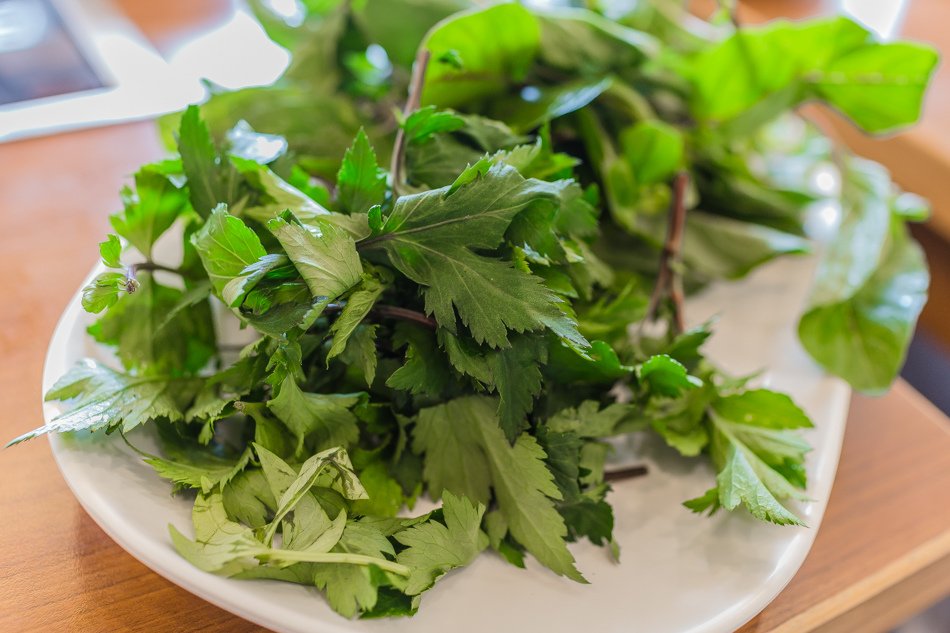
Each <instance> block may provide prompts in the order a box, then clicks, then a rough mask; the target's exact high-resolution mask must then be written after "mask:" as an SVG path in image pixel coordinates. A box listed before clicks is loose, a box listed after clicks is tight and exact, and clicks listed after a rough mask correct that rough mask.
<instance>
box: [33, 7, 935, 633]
mask: <svg viewBox="0 0 950 633" xmlns="http://www.w3.org/2000/svg"><path fill="white" fill-rule="evenodd" d="M591 4H596V3H591ZM467 5H468V3H467V2H463V1H462V0H362V1H361V2H334V1H332V0H321V1H311V2H303V3H299V6H300V8H301V10H303V9H306V10H307V15H306V16H302V17H301V16H298V17H301V19H300V20H286V19H283V18H281V16H278V15H276V14H274V13H271V12H270V10H269V9H268V7H269V6H270V5H269V4H267V3H263V2H260V3H253V6H254V7H255V9H256V10H257V12H258V15H259V17H260V18H261V21H262V23H263V24H264V26H265V28H267V29H268V32H269V33H270V34H271V36H272V37H273V38H274V39H275V40H276V41H278V42H279V43H281V44H283V45H285V46H288V47H290V48H291V49H293V52H294V61H293V63H292V65H291V67H290V68H289V69H288V71H287V73H286V75H285V76H284V77H283V78H282V79H281V80H280V81H279V82H278V83H277V84H275V85H274V86H270V87H265V88H255V89H250V90H244V91H239V92H231V93H221V94H217V95H215V96H214V97H212V99H211V100H210V101H209V102H208V103H207V104H205V106H204V107H203V109H202V111H201V112H199V109H198V108H196V107H192V108H189V109H188V110H187V111H186V112H185V113H184V115H182V116H180V117H175V118H174V120H169V121H166V122H165V127H166V131H167V132H168V136H169V138H170V139H172V142H173V143H174V147H175V148H176V150H177V151H176V153H175V154H174V155H173V156H171V157H169V158H168V159H166V160H164V161H161V162H158V163H154V164H151V165H146V166H145V167H143V168H142V169H141V170H140V171H139V172H138V173H137V174H136V175H135V178H134V187H130V188H128V189H127V190H125V191H124V192H123V196H122V198H123V204H124V208H123V210H122V211H120V212H119V213H117V214H115V215H113V216H112V226H113V228H114V230H115V234H114V235H110V236H109V237H108V239H107V240H106V241H104V242H103V243H102V244H101V245H100V253H101V256H102V263H103V266H104V272H101V273H100V274H99V275H98V276H97V277H96V278H95V279H94V280H93V281H92V283H91V284H90V285H89V286H87V287H86V288H85V290H84V293H83V306H84V307H85V308H86V309H87V310H88V311H90V312H93V313H101V314H102V316H101V317H99V319H98V320H97V321H96V322H95V324H94V325H92V326H91V327H90V328H89V333H90V335H91V336H92V337H93V338H94V339H95V340H96V341H98V342H100V343H102V344H105V345H108V346H111V347H112V348H113V349H114V350H115V354H116V357H117V359H118V361H119V362H120V363H121V369H114V368H111V367H108V366H106V365H104V364H102V363H99V362H96V361H93V360H84V361H82V362H81V363H80V364H79V365H77V366H76V367H75V368H74V369H73V370H71V371H70V372H69V373H68V374H67V375H66V376H64V377H63V378H62V379H61V380H60V381H59V382H58V383H57V384H56V385H55V386H54V387H53V388H52V389H51V390H50V392H49V393H48V394H47V399H49V400H64V401H68V403H69V406H68V408H67V410H66V411H65V412H64V413H62V414H61V415H59V416H58V417H56V418H54V419H53V420H51V421H49V422H48V424H47V425H46V426H45V427H42V428H40V429H38V430H37V431H34V432H32V433H29V434H27V435H25V436H23V437H21V438H18V440H15V441H21V440H24V439H28V438H30V437H34V436H36V435H38V434H40V433H43V432H49V431H53V432H70V431H80V430H84V431H105V432H109V433H111V432H118V433H121V434H123V435H124V434H126V433H128V432H129V431H131V430H133V429H135V428H137V427H140V426H142V425H148V427H150V428H151V429H153V430H154V431H155V433H156V436H157V438H158V440H159V443H160V446H161V449H162V450H161V455H152V454H147V453H143V458H144V459H145V461H146V462H148V463H149V464H150V465H151V466H152V467H154V469H155V471H156V472H157V473H158V475H160V476H161V477H164V478H166V479H168V480H170V481H171V482H172V483H173V486H174V489H175V490H176V492H179V493H181V494H183V495H184V494H188V495H193V496H194V498H195V505H194V539H191V538H188V537H187V536H185V535H183V534H182V533H181V532H179V531H178V529H177V528H175V527H172V528H171V536H172V540H173V542H174V544H175V547H176V548H177V549H178V551H179V552H180V553H181V554H182V555H183V556H184V557H186V558H187V559H188V560H190V561H191V562H193V563H194V564H195V565H196V566H198V567H199V568H201V569H203V570H206V571H209V572H215V573H219V574H224V575H228V576H233V577H238V578H271V579H275V580H283V581H288V582H296V583H302V584H306V585H313V586H316V587H317V588H319V589H321V590H322V591H323V592H324V593H325V594H326V597H327V599H328V601H329V603H330V605H331V606H332V607H333V608H334V609H335V610H337V611H338V612H339V613H341V614H343V615H345V616H347V617H353V616H356V615H360V616H363V617H371V616H388V615H398V614H408V613H412V612H414V611H415V610H416V609H417V608H418V605H419V600H420V596H421V594H422V593H423V592H424V591H425V590H427V589H428V588H430V587H431V586H432V585H433V584H434V583H435V582H436V580H437V579H438V578H439V577H440V576H442V575H443V574H444V573H446V572H447V571H449V570H451V569H453V568H456V567H461V566H464V565H466V564H468V563H469V562H471V560H472V559H473V558H474V557H475V556H477V555H478V554H479V553H480V552H481V551H482V550H484V549H486V548H491V549H493V550H495V551H496V552H497V553H498V554H500V555H501V556H503V557H504V558H505V559H506V560H508V561H509V562H511V563H512V564H514V565H517V566H523V565H524V560H525V556H526V555H531V556H533V557H534V558H535V559H536V560H537V561H539V562H540V563H541V564H543V565H545V566H546V567H548V568H549V569H551V570H552V571H553V572H554V573H557V574H560V575H563V576H567V577H569V578H572V579H574V580H577V581H581V582H583V581H584V578H583V576H582V573H581V570H579V569H578V567H577V565H576V563H575V560H574V558H573V556H572V554H571V552H570V551H569V550H568V548H567V543H568V542H570V541H576V540H579V539H584V538H586V539H589V540H590V541H592V542H593V543H595V544H598V545H605V546H608V547H609V548H610V551H611V552H612V553H613V555H614V556H617V555H618V553H619V548H618V546H617V544H616V543H615V542H614V540H613V536H612V531H613V513H612V509H611V507H610V504H609V503H608V501H607V499H606V495H607V493H608V491H609V489H610V485H609V483H608V481H607V479H606V477H605V471H604V464H605V460H606V458H607V455H608V452H609V444H608V441H607V440H608V439H609V438H611V437H614V436H617V435H622V434H626V433H631V432H643V431H649V432H655V433H658V434H659V435H660V436H661V437H662V438H663V439H664V440H665V441H666V442H667V443H668V444H669V445H670V446H671V447H673V448H675V449H676V450H677V451H679V452H680V453H682V454H683V455H685V456H688V457H695V456H700V455H708V457H709V458H710V459H711V461H712V463H713V465H714V466H715V468H716V471H717V473H718V474H717V476H716V478H715V481H714V482H712V487H711V488H710V489H709V490H708V491H706V492H705V493H703V494H699V493H701V492H702V491H697V494H699V496H698V497H697V498H695V499H692V500H690V501H687V502H685V505H686V506H687V507H688V508H690V509H691V510H694V511H696V512H702V511H710V512H715V511H717V510H718V509H720V508H725V509H726V510H734V509H736V508H738V507H739V506H743V507H744V508H746V509H747V510H748V511H749V512H750V513H751V514H752V515H753V516H755V517H756V518H758V519H761V520H764V521H769V522H773V523H777V524H782V525H790V524H791V525H795V524H800V523H801V521H800V520H799V519H798V518H797V517H796V516H795V514H794V513H793V511H792V510H791V509H789V508H788V507H786V505H784V502H786V501H788V500H797V499H804V498H805V493H804V490H805V488H806V476H805V469H804V456H805V454H806V452H807V451H808V450H809V447H808V445H807V443H806V442H805V441H804V440H803V439H802V437H801V436H800V434H799V432H800V430H801V429H806V428H808V427H810V426H811V423H810V422H809V420H808V418H807V416H806V415H805V414H804V413H803V412H802V411H801V409H799V408H798V407H797V406H796V405H795V404H794V403H793V402H792V401H791V400H790V399H789V398H788V397H787V396H784V395H782V394H779V393H776V392H773V391H769V390H765V389H756V388H752V387H751V386H750V385H749V384H748V380H747V379H735V378H730V377H728V376H724V375H723V374H722V373H721V372H719V371H717V370H716V368H715V367H714V366H713V365H712V364H711V363H709V362H708V361H707V360H706V359H705V358H704V357H703V355H702V346H703V343H704V342H705V341H706V340H707V338H708V337H709V335H710V333H711V332H710V329H709V328H710V326H709V325H706V326H702V327H699V328H695V329H691V330H686V331H683V330H682V329H680V328H679V327H678V322H679V319H680V318H681V317H682V314H681V310H682V306H681V305H680V302H679V299H678V288H679V287H680V286H685V287H686V288H687V289H693V288H696V287H699V286H701V285H702V284H705V283H707V282H709V281H711V280H715V279H735V278H739V277H742V276H743V275H745V274H746V273H747V272H748V271H750V270H751V269H753V268H755V267H756V266H758V265H760V264H762V263H763V262H766V261H769V260H771V259H773V258H775V257H777V256H780V255H786V254H795V253H802V252H805V251H807V250H808V249H809V247H810V242H809V241H808V240H807V239H806V238H805V237H804V226H805V220H806V217H807V213H808V208H809V206H810V205H812V204H813V203H818V202H820V203H824V204H829V203H837V204H839V205H840V209H841V225H840V228H839V229H838V231H837V234H836V237H835V238H834V239H833V240H832V241H831V242H830V244H829V245H828V247H827V249H826V252H825V253H824V254H823V256H822V258H821V262H820V270H819V273H818V275H817V282H816V284H815V288H814V291H813V293H812V296H811V299H810V303H809V305H808V306H807V307H806V308H805V310H804V313H803V315H802V317H801V322H800V335H801V340H802V343H803V345H804V347H805V348H806V349H807V350H808V351H809V352H810V353H811V355H812V356H813V357H814V358H815V359H816V360H817V361H818V362H819V363H821V364H822V365H823V366H824V367H826V368H827V369H828V370H829V371H831V372H834V373H836V374H838V375H840V376H842V377H844V378H846V379H847V380H848V381H850V382H851V383H852V384H853V385H854V386H855V387H857V388H859V389H863V390H867V391H880V390H883V389H885V388H886V387H887V385H888V384H889V383H890V382H891V380H892V379H893V378H894V376H895V374H896V372H897V371H898V369H899V367H900V364H901V362H902V359H903V355H904V353H905V349H906V346H907V342H908V338H909V336H910V334H911V332H912V330H913V327H914V324H915V321H916V318H917V315H918V313H919V311H920V308H921V306H922V303H923V301H924V298H925V293H926V287H927V272H926V268H925V265H924V261H923V258H922V256H921V253H920V249H919V248H918V247H917V246H916V244H915V243H914V242H913V240H912V239H911V238H910V237H909V235H908V232H907V230H906V228H905V221H907V220H920V219H922V218H923V217H924V216H925V215H926V208H925V205H923V204H921V203H920V202H919V200H917V199H916V198H914V197H913V196H910V195H909V194H903V193H901V192H900V191H899V190H898V189H897V188H896V187H895V186H894V185H893V184H892V183H891V182H890V179H889V177H888V175H887V173H886V171H885V170H884V169H883V168H881V167H880V166H879V165H876V164H873V163H871V162H869V161H865V160H861V159H857V158H854V157H851V156H848V155H847V154H845V153H843V152H841V151H840V150H839V151H836V152H832V149H831V147H830V144H829V143H828V141H827V140H826V139H825V138H824V137H823V136H822V135H821V134H820V133H819V132H818V131H817V130H816V129H815V128H814V127H812V126H811V125H810V124H808V123H807V122H806V121H804V120H803V119H801V118H800V117H799V116H798V115H796V114H795V113H794V110H795V108H796V107H797V106H799V105H800V104H801V103H803V102H805V101H809V100H820V101H823V102H825V103H827V104H829V105H830V106H832V107H833V108H835V109H837V110H838V111H840V112H841V113H842V114H843V115H845V116H846V117H848V118H849V119H850V120H851V121H853V122H854V123H855V124H856V125H858V126H860V127H862V128H863V129H865V130H866V131H868V132H875V133H876V132H883V131H889V130H892V129H895V128H898V127H900V126H903V125H906V124H909V123H911V122H913V121H914V120H915V119H916V118H917V116H918V114H919V111H920V103H921V98H922V94H923V90H924V88H925V85H926V83H927V80H928V78H929V76H930V73H931V71H932V69H933V66H934V64H935V62H936V58H935V55H934V53H933V52H932V51H930V50H928V49H926V48H922V47H919V46H916V45H911V44H881V43H878V42H877V41H875V40H874V38H873V37H872V36H871V35H870V34H869V33H868V32H867V31H866V30H865V29H864V28H863V27H861V26H859V25H857V24H855V23H853V22H851V21H849V20H847V19H844V18H836V19H831V20H823V21H819V22H811V23H800V24H799V23H796V24H792V23H785V22H776V23H772V24H770V25H767V26H764V27H757V28H750V29H743V30H739V31H736V30H734V29H733V28H732V27H731V26H730V25H729V23H728V22H727V21H725V20H718V21H716V22H714V23H712V24H704V25H702V28H697V25H696V23H695V22H693V19H692V18H688V17H687V16H684V15H680V14H679V13H678V10H677V9H676V6H675V5H672V4H668V3H664V2H657V3H652V4H651V3H637V5H636V6H637V8H636V9H635V10H632V11H630V12H628V13H623V12H620V13H617V12H616V11H614V12H613V13H609V15H610V17H607V15H605V13H604V12H602V11H600V10H598V9H597V8H596V7H593V8H591V9H569V10H557V11H555V10H535V11H532V10H529V9H527V8H525V7H524V6H522V5H520V4H514V3H499V4H493V5H490V6H487V7H481V8H475V9H469V8H468V6H467ZM607 5H608V3H605V7H607ZM607 8H610V7H607ZM463 9H464V11H462V12H458V11H460V10H463ZM291 23H293V24H297V26H289V24H291ZM419 51H421V54H420V53H419ZM417 56H418V61H417V62H416V79H417V80H416V81H415V82H414V83H412V85H410V77H411V66H412V64H413V59H416V58H417ZM426 62H427V63H426ZM407 92H409V93H410V94H411V95H412V97H413V98H415V99H418V100H421V105H420V107H418V108H414V107H410V108H407V110H406V111H405V112H403V113H398V112H397V111H396V110H395V108H396V106H397V105H398V104H401V103H402V102H403V101H404V100H405V98H406V94H407ZM394 112H397V113H396V114H395V115H394ZM397 130H398V138H399V140H398V141H394V138H395V137H397V134H396V133H397ZM394 144H395V145H396V146H397V147H396V149H394ZM390 156H395V160H393V161H392V163H391V167H390V169H388V170H387V169H386V168H384V167H383V165H384V164H387V163H389V162H390V161H389V160H388V159H389V157H390ZM828 169H831V170H832V171H835V170H837V173H838V175H839V176H840V181H841V183H842V185H841V191H840V195H839V194H834V195H828V194H827V193H824V194H823V193H821V192H819V191H817V190H815V189H814V187H812V186H811V184H810V183H811V181H812V179H813V176H814V175H815V173H817V172H818V171H820V170H828ZM678 174H679V175H678ZM674 180H675V181H677V182H678V183H679V185H678V186H677V187H674V186H673V183H674ZM671 210H672V212H671ZM677 212H678V213H680V215H682V213H683V212H685V231H684V233H683V236H682V243H681V244H678V243H672V242H671V241H670V240H669V239H667V237H666V234H667V226H668V223H669V222H670V221H672V219H673V218H675V217H676V213H677ZM173 227H174V228H173ZM159 238H162V240H163V241H167V242H169V243H171V242H178V243H179V245H180V250H181V252H182V256H181V258H180V261H178V260H176V261H165V260H162V261H158V260H159V253H161V252H168V251H170V250H171V249H162V248H156V246H155V245H156V242H157V241H158V240H159ZM153 253H154V255H153ZM130 262H132V263H130ZM658 274H659V275H660V277H661V279H666V280H667V281H669V282H670V284H671V285H670V286H669V288H671V289H672V292H654V287H655V286H656V284H657V275H658ZM659 289H660V290H663V289H664V286H662V285H661V286H659ZM216 315H217V316H216ZM642 321H659V325H657V324H654V325H653V326H652V327H643V325H642V324H641V323H640V322H642ZM229 324H230V326H233V325H235V324H239V325H240V326H241V327H242V328H245V329H246V330H247V331H248V332H251V333H253V336H251V337H250V338H251V339H252V340H253V342H251V343H250V344H249V345H247V346H245V347H243V349H240V351H237V350H232V349H230V348H228V347H227V344H229V340H230V339H227V340H225V337H223V336H222V334H221V332H222V331H224V329H226V328H228V326H229ZM631 325H632V327H631ZM135 450H139V449H138V448H136V449H135ZM422 496H428V497H430V498H431V499H433V500H439V499H441V500H442V506H441V507H440V508H439V509H437V510H435V511H433V512H430V513H428V514H423V515H421V516H416V517H414V518H400V517H402V516H404V513H403V512H402V511H403V510H404V509H405V508H410V509H411V508H412V507H413V506H414V504H415V502H416V501H417V499H419V498H420V497H422Z"/></svg>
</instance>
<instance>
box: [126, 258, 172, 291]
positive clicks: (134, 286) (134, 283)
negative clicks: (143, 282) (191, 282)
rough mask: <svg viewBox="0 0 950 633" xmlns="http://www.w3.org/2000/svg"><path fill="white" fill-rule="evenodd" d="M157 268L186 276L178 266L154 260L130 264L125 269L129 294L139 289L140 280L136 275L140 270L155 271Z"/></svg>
mask: <svg viewBox="0 0 950 633" xmlns="http://www.w3.org/2000/svg"><path fill="white" fill-rule="evenodd" d="M156 270H161V271H163V272H166V273H172V274H175V275H178V276H179V277H184V276H185V274H184V273H183V272H182V271H181V270H179V269H178V268H171V267H169V266H163V265H162V264H156V263H155V262H153V261H145V262H138V263H137V264H130V265H129V267H128V268H126V269H125V291H126V292H128V293H129V294H132V293H133V292H135V291H136V290H138V289H139V280H138V279H137V278H136V275H137V274H138V273H139V272H143V271H144V272H154V271H156Z"/></svg>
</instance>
